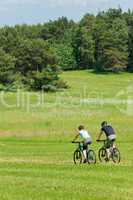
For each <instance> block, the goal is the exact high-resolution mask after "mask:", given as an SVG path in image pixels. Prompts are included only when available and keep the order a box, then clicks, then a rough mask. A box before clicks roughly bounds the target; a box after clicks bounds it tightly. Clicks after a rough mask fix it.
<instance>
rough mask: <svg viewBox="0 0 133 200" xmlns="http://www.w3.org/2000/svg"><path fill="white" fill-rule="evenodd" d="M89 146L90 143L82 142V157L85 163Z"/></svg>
mask: <svg viewBox="0 0 133 200" xmlns="http://www.w3.org/2000/svg"><path fill="white" fill-rule="evenodd" d="M90 144H91V141H84V142H83V155H84V158H85V162H86V160H87V152H88V145H90Z"/></svg>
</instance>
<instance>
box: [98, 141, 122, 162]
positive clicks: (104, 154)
mask: <svg viewBox="0 0 133 200" xmlns="http://www.w3.org/2000/svg"><path fill="white" fill-rule="evenodd" d="M97 142H103V143H104V145H103V147H102V148H100V149H99V151H98V158H99V161H100V162H109V161H110V160H111V159H112V161H113V162H114V163H120V161H121V155H120V151H119V149H118V148H116V147H113V146H110V148H109V152H108V151H107V148H106V147H105V144H106V142H107V140H97ZM108 153H109V156H108Z"/></svg>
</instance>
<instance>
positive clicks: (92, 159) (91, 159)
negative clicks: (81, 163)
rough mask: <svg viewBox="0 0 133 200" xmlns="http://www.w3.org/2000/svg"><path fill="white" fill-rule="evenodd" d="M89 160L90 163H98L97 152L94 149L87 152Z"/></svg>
mask: <svg viewBox="0 0 133 200" xmlns="http://www.w3.org/2000/svg"><path fill="white" fill-rule="evenodd" d="M87 158H88V159H87V160H88V163H89V164H95V163H96V154H95V152H94V151H93V150H89V151H88V153H87Z"/></svg>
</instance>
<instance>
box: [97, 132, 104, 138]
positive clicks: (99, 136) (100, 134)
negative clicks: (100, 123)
mask: <svg viewBox="0 0 133 200" xmlns="http://www.w3.org/2000/svg"><path fill="white" fill-rule="evenodd" d="M102 134H103V131H101V132H100V133H99V135H98V137H97V140H100V138H101V136H102Z"/></svg>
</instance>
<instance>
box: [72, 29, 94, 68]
mask: <svg viewBox="0 0 133 200" xmlns="http://www.w3.org/2000/svg"><path fill="white" fill-rule="evenodd" d="M73 49H74V55H75V59H76V64H77V69H86V68H90V67H92V66H93V63H94V40H93V37H92V34H91V33H90V32H89V31H88V30H87V28H86V27H78V29H77V31H76V33H75V36H74V39H73Z"/></svg>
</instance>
